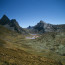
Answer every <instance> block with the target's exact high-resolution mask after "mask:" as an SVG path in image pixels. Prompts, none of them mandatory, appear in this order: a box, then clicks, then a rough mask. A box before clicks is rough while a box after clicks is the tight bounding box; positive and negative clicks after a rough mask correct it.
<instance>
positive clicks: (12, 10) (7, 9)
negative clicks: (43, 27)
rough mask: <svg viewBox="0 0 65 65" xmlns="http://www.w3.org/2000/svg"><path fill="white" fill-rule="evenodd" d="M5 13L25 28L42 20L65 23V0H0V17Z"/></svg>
mask: <svg viewBox="0 0 65 65" xmlns="http://www.w3.org/2000/svg"><path fill="white" fill-rule="evenodd" d="M4 14H6V15H7V16H8V17H9V18H10V19H16V20H17V21H18V23H19V25H20V26H21V27H23V28H25V27H28V26H29V25H31V26H34V25H36V24H37V23H38V22H39V21H40V20H43V21H45V22H47V23H51V24H65V0H0V18H1V17H2V16H3V15H4Z"/></svg>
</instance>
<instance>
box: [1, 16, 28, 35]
mask: <svg viewBox="0 0 65 65" xmlns="http://www.w3.org/2000/svg"><path fill="white" fill-rule="evenodd" d="M0 25H3V26H4V27H6V28H8V29H10V30H12V31H16V32H18V33H24V34H26V33H27V32H26V31H25V30H24V29H23V28H21V27H20V26H19V24H18V23H17V21H16V20H15V19H12V20H10V19H9V18H8V17H7V16H6V15H3V17H2V18H1V19H0Z"/></svg>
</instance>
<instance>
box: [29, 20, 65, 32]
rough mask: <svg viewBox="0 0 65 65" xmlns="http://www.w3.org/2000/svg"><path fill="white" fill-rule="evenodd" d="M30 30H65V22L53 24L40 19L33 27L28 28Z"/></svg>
mask: <svg viewBox="0 0 65 65" xmlns="http://www.w3.org/2000/svg"><path fill="white" fill-rule="evenodd" d="M28 29H29V30H30V31H34V30H35V31H34V32H35V33H45V32H65V24H63V25H53V24H48V23H45V22H44V21H42V20H41V21H40V22H39V23H37V25H35V26H33V28H32V29H31V28H28Z"/></svg>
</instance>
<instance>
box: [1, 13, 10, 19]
mask: <svg viewBox="0 0 65 65" xmlns="http://www.w3.org/2000/svg"><path fill="white" fill-rule="evenodd" d="M1 19H6V20H9V18H8V17H7V16H6V15H5V14H4V15H3V16H2V18H1Z"/></svg>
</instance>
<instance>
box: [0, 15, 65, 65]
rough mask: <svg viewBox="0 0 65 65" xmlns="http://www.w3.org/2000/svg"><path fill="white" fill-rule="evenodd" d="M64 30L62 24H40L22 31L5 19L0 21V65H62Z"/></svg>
mask: <svg viewBox="0 0 65 65" xmlns="http://www.w3.org/2000/svg"><path fill="white" fill-rule="evenodd" d="M64 29H65V24H63V25H52V24H47V23H45V22H43V21H40V22H39V23H38V24H37V25H35V26H33V27H30V26H29V27H28V28H26V29H23V28H21V27H20V26H19V24H18V23H17V21H16V20H15V19H12V20H10V19H9V18H8V17H7V16H6V15H4V16H3V17H2V18H1V19H0V65H65V30H64ZM27 33H29V34H27Z"/></svg>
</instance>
